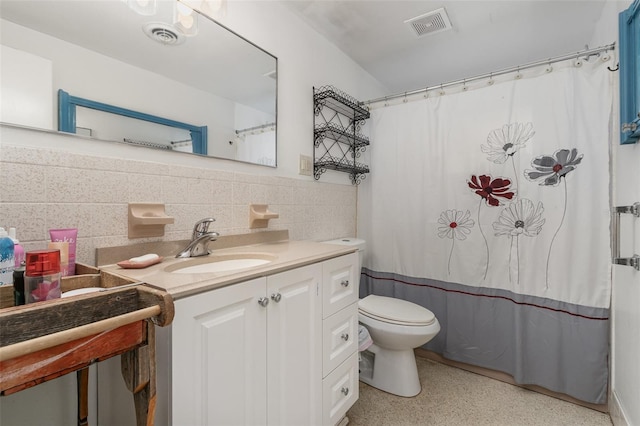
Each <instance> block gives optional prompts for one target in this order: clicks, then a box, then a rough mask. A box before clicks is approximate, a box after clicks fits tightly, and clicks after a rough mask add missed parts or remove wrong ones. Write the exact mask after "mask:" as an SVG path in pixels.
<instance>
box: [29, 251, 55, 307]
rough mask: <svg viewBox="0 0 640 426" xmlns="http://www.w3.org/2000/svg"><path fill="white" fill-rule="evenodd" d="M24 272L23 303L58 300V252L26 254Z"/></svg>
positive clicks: (32, 252)
mask: <svg viewBox="0 0 640 426" xmlns="http://www.w3.org/2000/svg"><path fill="white" fill-rule="evenodd" d="M26 259H27V265H26V269H25V271H24V299H25V303H34V302H42V301H44V300H51V299H57V298H59V297H60V296H61V295H62V293H61V290H60V278H61V277H60V250H35V251H28V252H27V254H26Z"/></svg>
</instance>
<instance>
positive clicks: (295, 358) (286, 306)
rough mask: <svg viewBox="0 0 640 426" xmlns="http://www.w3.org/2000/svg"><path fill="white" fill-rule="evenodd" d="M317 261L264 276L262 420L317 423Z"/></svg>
mask: <svg viewBox="0 0 640 426" xmlns="http://www.w3.org/2000/svg"><path fill="white" fill-rule="evenodd" d="M321 277H322V267H321V265H319V264H316V265H310V266H306V267H303V268H298V269H294V270H291V271H287V272H283V273H281V274H276V275H273V276H270V277H267V296H268V297H269V307H268V309H267V311H268V316H267V383H268V385H267V386H268V396H267V406H268V409H267V411H268V424H270V425H313V424H319V423H320V422H321V421H322V347H321V345H322V322H321V321H322V315H321V311H322V299H321V293H320V283H321Z"/></svg>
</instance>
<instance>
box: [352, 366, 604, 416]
mask: <svg viewBox="0 0 640 426" xmlns="http://www.w3.org/2000/svg"><path fill="white" fill-rule="evenodd" d="M416 361H417V363H418V371H419V374H420V383H422V392H420V394H419V395H417V396H416V397H413V398H403V397H399V396H395V395H391V394H388V393H386V392H382V391H380V390H378V389H375V388H373V387H371V386H368V385H366V384H364V383H362V382H360V398H359V400H358V401H357V402H356V403H355V405H354V406H353V407H352V408H351V410H349V412H348V413H347V415H348V416H349V426H375V425H390V426H409V425H412V426H413V425H434V426H435V425H437V426H441V425H442V426H445V425H450V426H454V425H455V426H467V425H469V426H481V425H490V426H503V425H504V426H560V425H566V426H577V425H580V426H611V425H612V423H611V420H610V418H609V415H607V414H604V413H601V412H598V411H594V410H591V409H589V408H585V407H581V406H578V405H575V404H572V403H569V402H565V401H561V400H559V399H556V398H553V397H550V396H546V395H543V394H540V393H537V392H533V391H530V390H526V389H523V388H520V387H518V386H513V385H510V384H508V383H504V382H501V381H498V380H494V379H490V378H487V377H484V376H481V375H478V374H475V373H470V372H468V371H465V370H461V369H458V368H455V367H450V366H447V365H444V364H440V363H436V362H434V361H431V360H427V359H425V358H421V357H417V358H416Z"/></svg>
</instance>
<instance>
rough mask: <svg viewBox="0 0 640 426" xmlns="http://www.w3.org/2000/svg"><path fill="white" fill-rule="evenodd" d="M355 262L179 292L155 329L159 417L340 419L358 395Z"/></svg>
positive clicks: (177, 422) (244, 421) (235, 421)
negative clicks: (170, 314) (165, 322)
mask: <svg viewBox="0 0 640 426" xmlns="http://www.w3.org/2000/svg"><path fill="white" fill-rule="evenodd" d="M357 265H358V257H357V254H355V253H353V254H348V255H344V256H340V257H336V258H332V259H329V260H325V261H322V262H319V263H315V264H311V265H307V266H302V267H298V268H294V269H291V270H288V271H285V272H281V273H276V274H273V275H268V276H266V277H260V278H256V279H252V280H249V281H245V282H241V283H238V284H232V285H228V286H225V287H221V288H217V289H214V290H210V291H206V292H203V293H198V294H195V295H193V296H188V297H185V298H182V299H177V300H175V302H174V304H175V318H174V320H173V322H172V324H171V325H170V326H169V327H165V328H157V332H156V337H157V345H156V346H157V351H156V352H157V360H158V365H157V382H158V386H157V390H158V392H157V395H158V401H157V407H156V423H155V424H156V425H174V426H183V425H189V426H197V425H225V426H228V425H295V426H304V425H327V426H333V425H335V424H337V423H338V422H339V421H340V420H341V419H342V418H343V417H344V414H345V413H346V411H347V410H348V409H349V408H350V407H351V405H353V403H354V402H355V401H356V400H357V398H358V361H357V345H358V343H357V340H358V338H357V337H358V332H357V325H358V321H357V319H358V318H357V315H358V312H357V293H358V283H359V271H357V270H356V269H357ZM113 374H115V373H113ZM118 393H119V392H110V394H114V395H117V394H118ZM125 403H127V404H130V403H129V402H125ZM105 407H107V405H105ZM109 407H111V409H110V411H118V410H115V407H116V405H114V404H112V405H110V406H109ZM123 408H124V410H121V411H123V412H124V411H127V410H128V407H123ZM123 414H124V413H123ZM101 424H123V425H124V424H135V420H133V421H131V419H130V416H127V419H126V420H124V419H123V417H118V418H117V420H116V417H113V416H112V417H111V419H110V420H109V421H106V422H104V423H101Z"/></svg>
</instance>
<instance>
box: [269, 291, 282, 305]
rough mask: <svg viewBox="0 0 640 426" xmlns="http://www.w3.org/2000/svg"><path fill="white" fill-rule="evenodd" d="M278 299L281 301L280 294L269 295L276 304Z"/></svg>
mask: <svg viewBox="0 0 640 426" xmlns="http://www.w3.org/2000/svg"><path fill="white" fill-rule="evenodd" d="M280 299H282V295H281V294H280V293H273V294H272V295H271V300H273V301H274V302H276V303H278V302H279V301H280Z"/></svg>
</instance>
